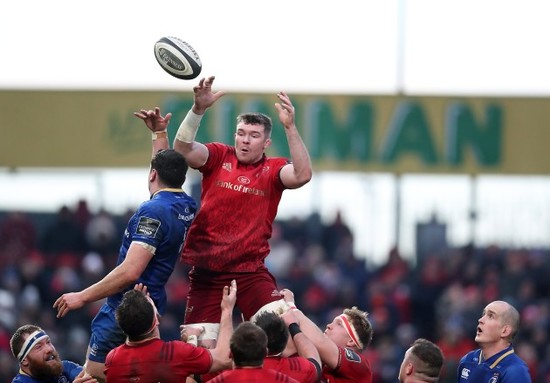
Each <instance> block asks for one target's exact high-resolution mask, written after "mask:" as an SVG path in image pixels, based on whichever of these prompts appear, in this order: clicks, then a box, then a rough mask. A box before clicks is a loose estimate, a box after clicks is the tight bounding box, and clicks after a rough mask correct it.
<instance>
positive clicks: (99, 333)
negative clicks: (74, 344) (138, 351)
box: [88, 304, 126, 363]
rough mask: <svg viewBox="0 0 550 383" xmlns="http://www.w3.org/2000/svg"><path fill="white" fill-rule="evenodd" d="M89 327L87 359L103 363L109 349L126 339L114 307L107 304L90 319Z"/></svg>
mask: <svg viewBox="0 0 550 383" xmlns="http://www.w3.org/2000/svg"><path fill="white" fill-rule="evenodd" d="M91 327H92V335H91V337H90V344H89V349H88V351H89V352H88V359H89V360H91V361H93V362H98V363H105V358H106V357H107V354H108V353H109V351H111V350H112V349H113V348H115V347H118V346H120V345H121V344H123V343H124V341H125V340H126V335H125V334H124V332H123V331H122V330H121V329H120V327H118V324H117V322H116V318H115V309H113V308H112V307H111V306H109V305H108V304H104V305H103V306H101V309H100V310H99V312H98V313H97V315H96V316H95V318H94V320H92V326H91Z"/></svg>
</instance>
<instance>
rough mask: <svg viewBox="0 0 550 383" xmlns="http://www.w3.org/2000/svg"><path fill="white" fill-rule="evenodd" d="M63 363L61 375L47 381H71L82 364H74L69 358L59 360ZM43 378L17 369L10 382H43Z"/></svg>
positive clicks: (69, 382) (63, 382)
mask: <svg viewBox="0 0 550 383" xmlns="http://www.w3.org/2000/svg"><path fill="white" fill-rule="evenodd" d="M61 363H63V372H62V373H61V375H59V376H58V377H56V378H52V379H50V380H49V381H48V382H51V383H71V382H72V381H74V380H75V379H76V377H77V375H78V374H80V371H82V368H83V367H82V366H81V365H79V364H76V363H74V362H71V361H69V360H63V361H61ZM44 382H45V381H44V380H38V379H35V378H33V377H32V376H29V375H27V374H25V373H24V372H22V371H21V370H19V373H18V374H17V375H15V377H14V378H13V380H12V383H44Z"/></svg>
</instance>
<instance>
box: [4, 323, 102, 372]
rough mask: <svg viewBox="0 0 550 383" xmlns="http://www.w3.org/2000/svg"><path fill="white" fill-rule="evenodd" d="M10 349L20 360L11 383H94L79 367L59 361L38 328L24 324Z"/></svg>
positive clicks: (51, 345) (46, 338)
mask: <svg viewBox="0 0 550 383" xmlns="http://www.w3.org/2000/svg"><path fill="white" fill-rule="evenodd" d="M10 348H11V352H12V353H13V356H14V357H16V358H17V360H18V361H19V372H18V373H17V375H16V376H15V377H14V378H13V380H12V383H46V382H68V383H70V382H73V383H97V380H96V379H94V378H93V377H91V376H90V375H88V374H86V373H85V372H84V369H83V368H82V366H81V365H79V364H76V363H74V362H71V361H68V360H61V358H60V357H59V354H58V353H57V351H56V350H55V347H54V345H53V344H52V342H51V340H50V337H49V336H48V334H46V332H45V331H44V330H42V329H41V328H40V327H38V326H35V325H32V324H26V325H23V326H21V327H19V328H18V329H17V330H15V332H14V333H13V335H12V337H11V339H10Z"/></svg>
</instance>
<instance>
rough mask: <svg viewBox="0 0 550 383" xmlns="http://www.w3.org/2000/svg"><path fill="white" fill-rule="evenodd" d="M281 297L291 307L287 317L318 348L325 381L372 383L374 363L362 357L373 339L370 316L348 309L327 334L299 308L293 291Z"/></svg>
mask: <svg viewBox="0 0 550 383" xmlns="http://www.w3.org/2000/svg"><path fill="white" fill-rule="evenodd" d="M281 294H283V295H284V297H285V300H286V301H287V304H288V305H289V307H290V309H289V311H288V312H287V313H286V314H285V315H290V316H294V321H296V322H297V323H298V324H299V326H300V329H301V330H302V331H303V332H304V333H305V334H306V336H307V337H308V338H309V339H310V340H311V341H312V342H313V344H314V345H315V346H316V347H317V350H318V351H319V355H320V356H321V361H322V362H323V379H324V380H325V381H327V382H330V383H337V382H357V383H372V370H371V367H370V364H369V362H368V360H367V359H366V358H365V357H364V356H363V355H362V354H361V353H362V351H363V350H364V349H365V348H366V347H367V346H368V345H369V344H370V342H371V340H372V334H373V330H372V325H371V323H370V321H369V320H368V318H367V316H368V313H366V312H364V311H361V310H359V309H357V307H352V308H348V309H344V312H343V313H342V314H340V315H338V316H336V317H335V318H334V320H333V321H332V322H331V323H329V324H328V325H327V328H326V330H325V332H323V331H322V330H321V329H320V328H319V327H317V325H316V324H315V323H314V322H313V321H312V320H311V319H309V318H308V317H307V316H305V315H304V313H302V312H301V311H300V310H298V309H297V308H296V307H295V305H294V294H293V293H292V291H290V290H287V289H283V290H281ZM285 320H287V321H288V320H291V319H290V318H287V319H285ZM291 332H292V331H291Z"/></svg>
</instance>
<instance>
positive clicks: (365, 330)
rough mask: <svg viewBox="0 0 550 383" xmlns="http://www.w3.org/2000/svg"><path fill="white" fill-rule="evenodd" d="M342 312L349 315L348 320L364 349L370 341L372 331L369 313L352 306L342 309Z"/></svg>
mask: <svg viewBox="0 0 550 383" xmlns="http://www.w3.org/2000/svg"><path fill="white" fill-rule="evenodd" d="M344 314H346V315H347V316H348V317H349V319H350V322H351V324H352V325H353V328H354V329H355V331H356V332H357V336H358V337H359V340H360V341H361V343H362V345H363V347H362V349H365V348H366V347H367V346H368V345H369V344H370V342H371V341H372V335H373V333H374V330H373V329H372V324H371V323H370V321H369V319H368V316H369V313H368V312H366V311H362V310H359V309H358V308H357V307H355V306H353V307H352V308H348V309H344Z"/></svg>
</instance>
